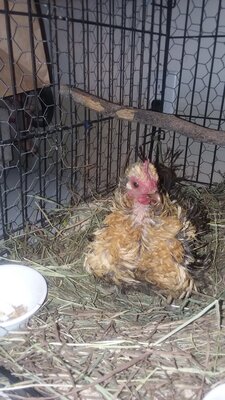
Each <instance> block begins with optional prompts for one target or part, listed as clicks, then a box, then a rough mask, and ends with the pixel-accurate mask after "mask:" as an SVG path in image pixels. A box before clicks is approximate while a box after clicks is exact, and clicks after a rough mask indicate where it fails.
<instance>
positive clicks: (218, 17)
mask: <svg viewBox="0 0 225 400" xmlns="http://www.w3.org/2000/svg"><path fill="white" fill-rule="evenodd" d="M220 9H221V0H219V4H218V12H217V18H216V35H217V32H218V29H219V20H220ZM216 44H217V41H216V39H215V40H214V44H213V52H212V58H211V68H210V72H209V83H208V89H207V96H206V102H205V112H204V120H203V126H205V125H206V118H207V111H208V106H209V95H210V90H211V82H212V74H213V67H214V60H215V53H216ZM202 147H203V144H202V143H201V144H200V150H199V159H198V166H197V176H196V179H197V180H198V178H199V172H200V166H201V157H202Z"/></svg>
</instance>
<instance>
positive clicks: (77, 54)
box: [0, 0, 225, 237]
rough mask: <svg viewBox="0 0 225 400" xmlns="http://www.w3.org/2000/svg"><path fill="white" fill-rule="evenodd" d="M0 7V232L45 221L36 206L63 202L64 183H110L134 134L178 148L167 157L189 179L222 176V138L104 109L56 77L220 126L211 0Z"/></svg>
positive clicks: (67, 196) (224, 36)
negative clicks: (77, 96)
mask: <svg viewBox="0 0 225 400" xmlns="http://www.w3.org/2000/svg"><path fill="white" fill-rule="evenodd" d="M18 3H19V4H18ZM0 17H1V18H3V22H4V24H5V29H1V33H0V39H1V40H0V66H1V71H3V70H4V71H6V73H7V74H8V81H7V83H6V81H5V79H4V76H3V74H2V73H1V76H0V89H1V93H2V95H1V100H0V114H1V118H0V120H1V122H0V150H1V151H0V183H1V185H0V210H1V227H2V229H1V236H4V237H7V236H8V235H9V234H10V233H12V232H16V231H18V230H21V229H24V228H25V227H26V225H29V224H33V223H38V222H41V223H44V214H43V213H42V212H41V211H40V209H42V210H44V211H46V212H48V211H49V210H50V209H51V208H52V207H55V206H56V205H57V204H63V203H69V202H70V200H71V195H72V193H76V194H77V196H79V197H81V198H83V199H87V198H88V197H89V196H90V195H91V194H92V193H104V192H109V191H111V190H112V189H113V188H114V187H115V185H116V184H117V182H118V179H119V176H120V174H121V173H122V171H123V168H124V165H125V162H126V158H127V154H128V153H129V152H130V150H131V149H133V151H132V153H131V159H130V161H131V162H133V161H134V160H136V159H137V152H138V147H139V146H140V145H144V147H145V151H146V152H147V153H148V154H149V155H150V157H151V159H152V160H153V161H154V158H155V153H156V148H157V144H158V143H159V142H160V143H161V146H162V148H163V150H166V149H167V147H170V148H171V149H172V152H175V151H177V149H179V150H183V151H182V153H181V155H180V157H179V159H178V163H179V165H182V168H181V174H182V176H183V178H184V179H186V180H188V181H191V182H196V183H200V184H202V183H204V184H208V185H211V184H213V183H214V182H216V181H218V180H220V179H221V174H222V173H224V172H225V168H224V161H223V160H224V148H222V147H216V146H213V145H211V144H210V145H208V144H205V143H197V142H195V141H193V140H192V139H187V138H186V137H184V136H182V135H180V134H178V133H176V132H166V133H165V137H164V135H163V134H162V132H161V131H160V127H152V126H146V125H140V124H134V123H129V122H126V121H121V120H120V121H119V120H114V119H111V118H106V117H104V116H103V115H101V114H96V113H95V112H92V111H90V110H89V109H85V108H84V107H82V106H79V105H75V104H74V103H73V101H72V99H71V98H64V97H61V96H60V95H59V88H60V85H61V84H68V85H71V86H76V87H78V88H80V89H83V90H85V91H87V92H89V93H92V94H95V95H97V96H100V97H102V98H104V99H106V100H109V101H114V102H116V103H119V104H124V105H128V106H132V107H139V108H146V109H150V108H151V107H155V106H157V107H159V108H161V109H162V108H163V110H164V112H167V113H171V114H176V115H177V116H179V117H181V118H184V119H187V120H189V121H191V122H196V123H198V124H201V125H203V126H206V127H211V128H214V129H220V128H221V129H224V93H225V91H224V87H225V86H224V81H225V68H224V63H225V51H224V43H225V28H224V24H223V21H224V17H225V5H224V2H222V0H201V1H199V0H176V1H172V0H111V1H109V0H94V1H93V0H66V1H63V0H48V1H47V0H40V1H32V2H31V1H26V0H22V1H20V2H17V1H10V2H8V1H3V0H1V1H0ZM35 24H36V25H35ZM22 35H24V37H25V39H26V47H24V43H22V44H21V42H20V41H19V38H20V37H22ZM42 48H43V51H44V55H45V57H44V58H42V59H40V55H39V54H38V52H40V49H42ZM4 49H5V52H6V55H4V52H3V51H2V50H4ZM16 54H17V57H16ZM22 63H23V68H22V70H21V64H22ZM24 66H26V67H27V70H25V67H24ZM3 68H4V69H3ZM18 71H19V72H20V74H19V72H18ZM43 71H44V72H43ZM41 72H42V73H43V74H45V78H43V77H42V78H41V79H42V80H41V79H40V73H41ZM47 75H48V79H47V78H46V76H47ZM18 76H19V82H18ZM46 79H47V81H46ZM27 81H29V85H30V86H29V85H28V83H27ZM28 86H29V90H28Z"/></svg>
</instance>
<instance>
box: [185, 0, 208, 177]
mask: <svg viewBox="0 0 225 400" xmlns="http://www.w3.org/2000/svg"><path fill="white" fill-rule="evenodd" d="M204 7H205V0H202V10H201V19H200V25H199V30H200V32H202V24H203V17H204ZM201 39H202V38H201V36H200V37H199V40H198V48H197V54H196V64H195V71H194V79H193V86H192V96H191V104H190V116H189V121H191V118H192V110H193V104H194V95H195V86H196V79H197V69H198V62H199V54H200V50H201ZM188 146H189V139H187V140H186V147H185V154H184V168H183V177H184V176H185V172H186V164H187V154H188ZM197 174H198V171H197Z"/></svg>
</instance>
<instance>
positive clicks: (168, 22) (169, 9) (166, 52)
mask: <svg viewBox="0 0 225 400" xmlns="http://www.w3.org/2000/svg"><path fill="white" fill-rule="evenodd" d="M172 6H173V0H168V6H167V16H166V41H165V48H164V60H163V74H162V93H161V102H162V105H164V99H165V89H166V76H167V65H168V58H169V46H170V28H171V19H172Z"/></svg>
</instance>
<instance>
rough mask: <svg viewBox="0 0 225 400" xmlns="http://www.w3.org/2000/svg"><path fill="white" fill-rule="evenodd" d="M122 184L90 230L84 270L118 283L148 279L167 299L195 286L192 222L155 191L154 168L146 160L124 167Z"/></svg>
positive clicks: (134, 283)
mask: <svg viewBox="0 0 225 400" xmlns="http://www.w3.org/2000/svg"><path fill="white" fill-rule="evenodd" d="M125 178H126V185H125V187H123V185H122V184H120V186H119V188H118V190H117V191H116V193H115V196H114V201H113V206H112V210H111V213H110V214H109V215H108V216H107V217H106V218H105V220H104V225H103V227H102V228H101V229H98V230H97V231H96V232H95V237H94V241H93V242H92V243H91V244H90V245H89V248H88V252H87V255H86V258H85V263H84V265H85V268H86V270H87V271H88V272H89V273H91V274H93V275H94V276H95V277H97V278H101V279H104V280H106V281H108V282H112V283H115V284H116V285H119V286H123V285H125V286H127V285H128V286H136V285H138V284H140V283H149V284H150V285H151V286H153V287H154V288H157V289H159V290H160V292H161V293H163V294H165V295H166V296H167V298H168V299H170V300H171V299H173V298H183V297H187V296H189V295H190V294H191V292H192V291H194V290H196V286H195V283H194V280H193V277H192V276H191V274H190V272H189V270H188V267H189V266H190V265H191V264H193V262H194V257H193V255H192V250H191V249H192V248H193V243H194V241H195V235H196V233H195V228H194V227H193V225H192V223H191V222H190V221H189V220H188V219H187V217H186V213H185V211H184V210H183V209H181V207H180V206H179V205H178V204H176V203H175V202H172V201H171V200H170V199H169V196H168V195H160V194H159V192H158V174H157V172H156V169H155V167H154V166H153V165H152V164H150V163H149V162H148V161H145V162H139V163H136V164H134V165H133V166H131V167H130V168H128V169H127V171H126V173H125Z"/></svg>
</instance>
